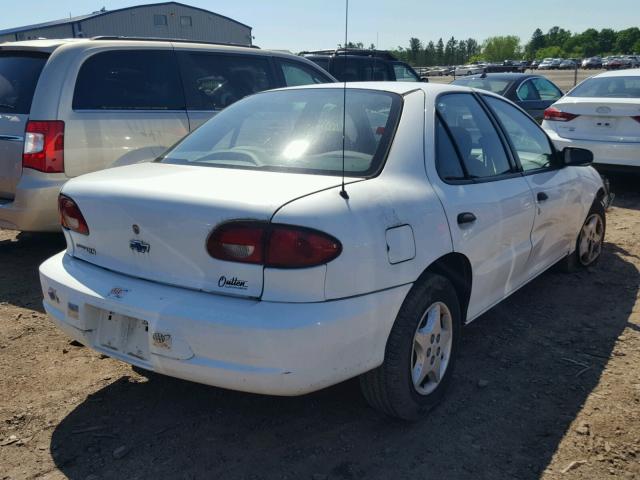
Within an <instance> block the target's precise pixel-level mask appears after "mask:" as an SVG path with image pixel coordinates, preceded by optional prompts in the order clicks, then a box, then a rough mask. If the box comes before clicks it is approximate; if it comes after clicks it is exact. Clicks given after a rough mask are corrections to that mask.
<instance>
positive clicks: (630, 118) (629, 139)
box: [542, 69, 640, 172]
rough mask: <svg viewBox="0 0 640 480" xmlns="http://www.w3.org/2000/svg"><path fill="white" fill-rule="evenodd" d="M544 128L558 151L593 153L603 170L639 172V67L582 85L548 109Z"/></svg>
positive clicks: (608, 74) (601, 76)
mask: <svg viewBox="0 0 640 480" xmlns="http://www.w3.org/2000/svg"><path fill="white" fill-rule="evenodd" d="M542 128H544V130H545V131H546V132H547V134H548V135H549V136H550V137H551V139H552V140H553V141H554V143H555V144H556V146H557V147H558V148H559V149H562V148H565V147H580V148H586V149H589V150H591V151H592V152H593V155H594V163H595V164H596V165H598V166H600V167H603V168H605V169H608V170H630V171H636V172H638V171H640V69H635V70H617V71H612V72H606V73H601V74H599V75H595V76H594V77H591V78H588V79H587V80H585V81H583V82H582V83H580V84H579V85H578V86H577V87H575V88H574V89H573V90H571V91H570V92H569V93H567V95H565V96H564V97H563V98H561V99H560V100H559V101H558V102H556V103H555V104H553V105H552V106H551V107H550V108H548V109H547V110H546V111H545V113H544V121H543V122H542Z"/></svg>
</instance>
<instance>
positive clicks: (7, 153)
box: [0, 50, 49, 200]
mask: <svg viewBox="0 0 640 480" xmlns="http://www.w3.org/2000/svg"><path fill="white" fill-rule="evenodd" d="M48 56H49V54H45V53H30V52H20V51H11V50H9V51H6V50H5V51H2V52H0V198H3V199H9V200H11V199H13V197H14V194H15V191H16V185H17V183H18V181H19V180H20V176H21V175H22V149H23V144H24V131H25V126H26V124H27V120H28V118H29V111H30V110H31V101H32V100H33V92H34V91H35V89H36V84H37V83H38V79H39V78H40V73H41V72H42V69H43V68H44V65H45V63H46V62H47V58H48Z"/></svg>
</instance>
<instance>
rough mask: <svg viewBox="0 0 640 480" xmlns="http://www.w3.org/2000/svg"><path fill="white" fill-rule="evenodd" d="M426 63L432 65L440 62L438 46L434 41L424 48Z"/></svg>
mask: <svg viewBox="0 0 640 480" xmlns="http://www.w3.org/2000/svg"><path fill="white" fill-rule="evenodd" d="M424 56H425V63H426V65H427V66H429V67H432V66H434V65H436V64H437V63H438V60H437V55H436V46H435V45H434V43H433V42H429V43H428V44H427V47H426V48H425V49H424Z"/></svg>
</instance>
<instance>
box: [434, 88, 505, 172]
mask: <svg viewBox="0 0 640 480" xmlns="http://www.w3.org/2000/svg"><path fill="white" fill-rule="evenodd" d="M436 109H437V111H438V113H439V114H440V117H441V118H442V120H443V121H444V122H445V123H446V125H447V127H448V129H449V132H451V135H452V137H453V140H454V142H455V143H456V145H457V150H458V152H459V153H460V156H461V157H462V162H463V163H464V165H465V167H466V170H467V174H468V176H469V178H488V177H493V176H496V175H502V174H505V173H510V172H511V165H510V164H509V159H508V157H507V153H506V152H505V149H504V146H503V145H502V141H501V140H500V136H499V135H498V132H497V131H496V129H495V127H494V126H493V123H491V120H490V119H489V117H488V116H487V114H486V113H485V111H484V110H483V108H482V106H481V105H480V104H479V103H478V101H477V100H476V99H475V97H474V96H473V95H471V94H467V93H456V94H448V95H442V96H440V97H439V98H438V100H437V103H436Z"/></svg>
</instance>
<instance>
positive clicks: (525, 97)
mask: <svg viewBox="0 0 640 480" xmlns="http://www.w3.org/2000/svg"><path fill="white" fill-rule="evenodd" d="M494 93H498V92H494ZM517 95H518V98H519V99H520V100H522V101H523V102H537V101H538V100H540V95H538V90H536V88H535V87H534V86H533V82H532V81H531V80H527V81H526V82H524V83H523V84H522V85H520V86H519V87H518V91H517Z"/></svg>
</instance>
